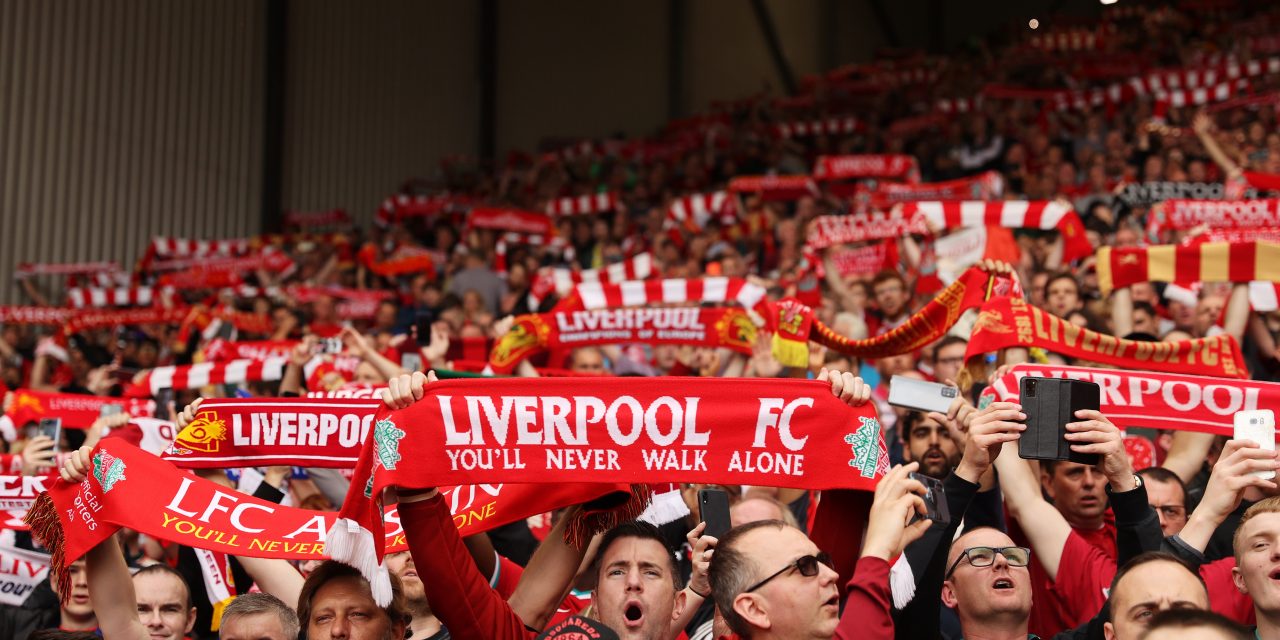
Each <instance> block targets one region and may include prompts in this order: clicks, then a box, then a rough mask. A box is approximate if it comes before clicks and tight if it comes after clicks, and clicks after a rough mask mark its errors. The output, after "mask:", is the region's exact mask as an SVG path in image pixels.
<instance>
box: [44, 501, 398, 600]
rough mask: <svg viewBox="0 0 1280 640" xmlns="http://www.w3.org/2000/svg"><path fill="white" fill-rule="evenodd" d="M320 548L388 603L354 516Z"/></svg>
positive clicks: (384, 580)
mask: <svg viewBox="0 0 1280 640" xmlns="http://www.w3.org/2000/svg"><path fill="white" fill-rule="evenodd" d="M33 530H34V529H33ZM324 548H325V552H326V553H327V554H328V555H329V557H330V558H331V559H333V560H337V561H338V562H341V563H343V564H346V565H349V566H351V567H354V568H355V569H356V570H357V571H359V572H360V575H362V576H364V577H365V579H366V580H368V581H369V590H370V591H371V592H372V593H373V600H374V602H377V603H378V606H379V607H385V606H387V605H388V604H391V576H390V575H389V574H388V573H387V567H386V565H385V564H379V563H378V550H377V548H376V547H374V545H373V532H371V531H369V530H368V529H366V528H364V527H362V526H360V524H359V523H358V522H356V521H355V520H352V519H350V518H338V520H337V521H336V522H334V523H333V527H332V528H330V529H329V531H328V533H326V534H325V539H324Z"/></svg>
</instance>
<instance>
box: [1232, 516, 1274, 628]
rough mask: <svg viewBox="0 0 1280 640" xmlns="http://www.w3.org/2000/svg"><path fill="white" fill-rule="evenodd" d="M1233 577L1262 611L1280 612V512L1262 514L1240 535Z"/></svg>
mask: <svg viewBox="0 0 1280 640" xmlns="http://www.w3.org/2000/svg"><path fill="white" fill-rule="evenodd" d="M1235 547H1236V556H1237V558H1236V568H1235V569H1232V570H1231V577H1232V579H1233V580H1234V581H1235V584H1236V588H1237V589H1239V590H1240V592H1241V593H1243V594H1245V595H1247V596H1249V597H1251V598H1253V604H1254V606H1255V607H1256V608H1257V609H1258V611H1263V612H1273V611H1280V579H1277V578H1280V513H1260V514H1258V515H1255V516H1253V517H1252V518H1250V519H1249V521H1248V522H1246V523H1244V527H1243V528H1242V529H1241V531H1240V533H1239V534H1238V535H1237V536H1236V544H1235Z"/></svg>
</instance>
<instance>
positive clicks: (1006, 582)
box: [991, 578, 1013, 590]
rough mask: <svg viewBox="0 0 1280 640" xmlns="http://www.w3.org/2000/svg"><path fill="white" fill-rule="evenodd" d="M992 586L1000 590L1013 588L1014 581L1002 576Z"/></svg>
mask: <svg viewBox="0 0 1280 640" xmlns="http://www.w3.org/2000/svg"><path fill="white" fill-rule="evenodd" d="M991 588H992V589H1000V590H1004V589H1012V588H1013V581H1012V580H1010V579H1008V578H1000V579H999V580H996V581H995V582H993V583H991Z"/></svg>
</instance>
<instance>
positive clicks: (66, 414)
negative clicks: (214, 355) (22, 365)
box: [5, 389, 156, 429]
mask: <svg viewBox="0 0 1280 640" xmlns="http://www.w3.org/2000/svg"><path fill="white" fill-rule="evenodd" d="M12 393H13V398H12V400H11V401H10V403H9V409H8V410H7V411H5V415H7V416H9V418H10V419H11V420H13V423H14V424H15V425H17V426H19V427H21V426H22V425H24V424H27V423H28V422H36V421H38V420H40V419H41V418H61V419H62V426H63V427H64V428H68V429H88V428H89V426H90V425H92V424H93V421H94V420H97V419H98V416H99V415H101V412H102V407H104V406H106V405H111V404H114V405H119V406H121V407H123V408H124V412H125V413H127V414H129V415H131V416H133V417H135V418H149V417H151V416H153V415H155V410H156V403H155V402H154V401H152V400H140V399H137V398H111V397H108V396H91V395H84V394H79V393H47V392H44V391H31V390H29V389H18V390H16V391H13V392H12Z"/></svg>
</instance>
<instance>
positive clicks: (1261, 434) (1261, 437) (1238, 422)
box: [1232, 409, 1276, 480]
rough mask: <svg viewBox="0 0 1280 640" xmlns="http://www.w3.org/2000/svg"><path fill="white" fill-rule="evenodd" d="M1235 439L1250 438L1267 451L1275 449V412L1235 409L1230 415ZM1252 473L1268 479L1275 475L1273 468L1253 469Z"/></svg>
mask: <svg viewBox="0 0 1280 640" xmlns="http://www.w3.org/2000/svg"><path fill="white" fill-rule="evenodd" d="M1232 420H1233V422H1234V427H1235V433H1233V434H1232V437H1233V439H1235V440H1252V441H1254V442H1256V443H1258V446H1259V447H1261V448H1263V449H1266V450H1267V451H1275V450H1276V414H1275V412H1273V411H1272V410H1270V409H1258V410H1256V411H1237V412H1236V413H1235V415H1234V416H1233V417H1232ZM1253 475H1255V476H1257V477H1259V478H1262V479H1263V480H1270V479H1272V478H1275V477H1276V472H1275V470H1274V469H1273V470H1271V471H1254V472H1253Z"/></svg>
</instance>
